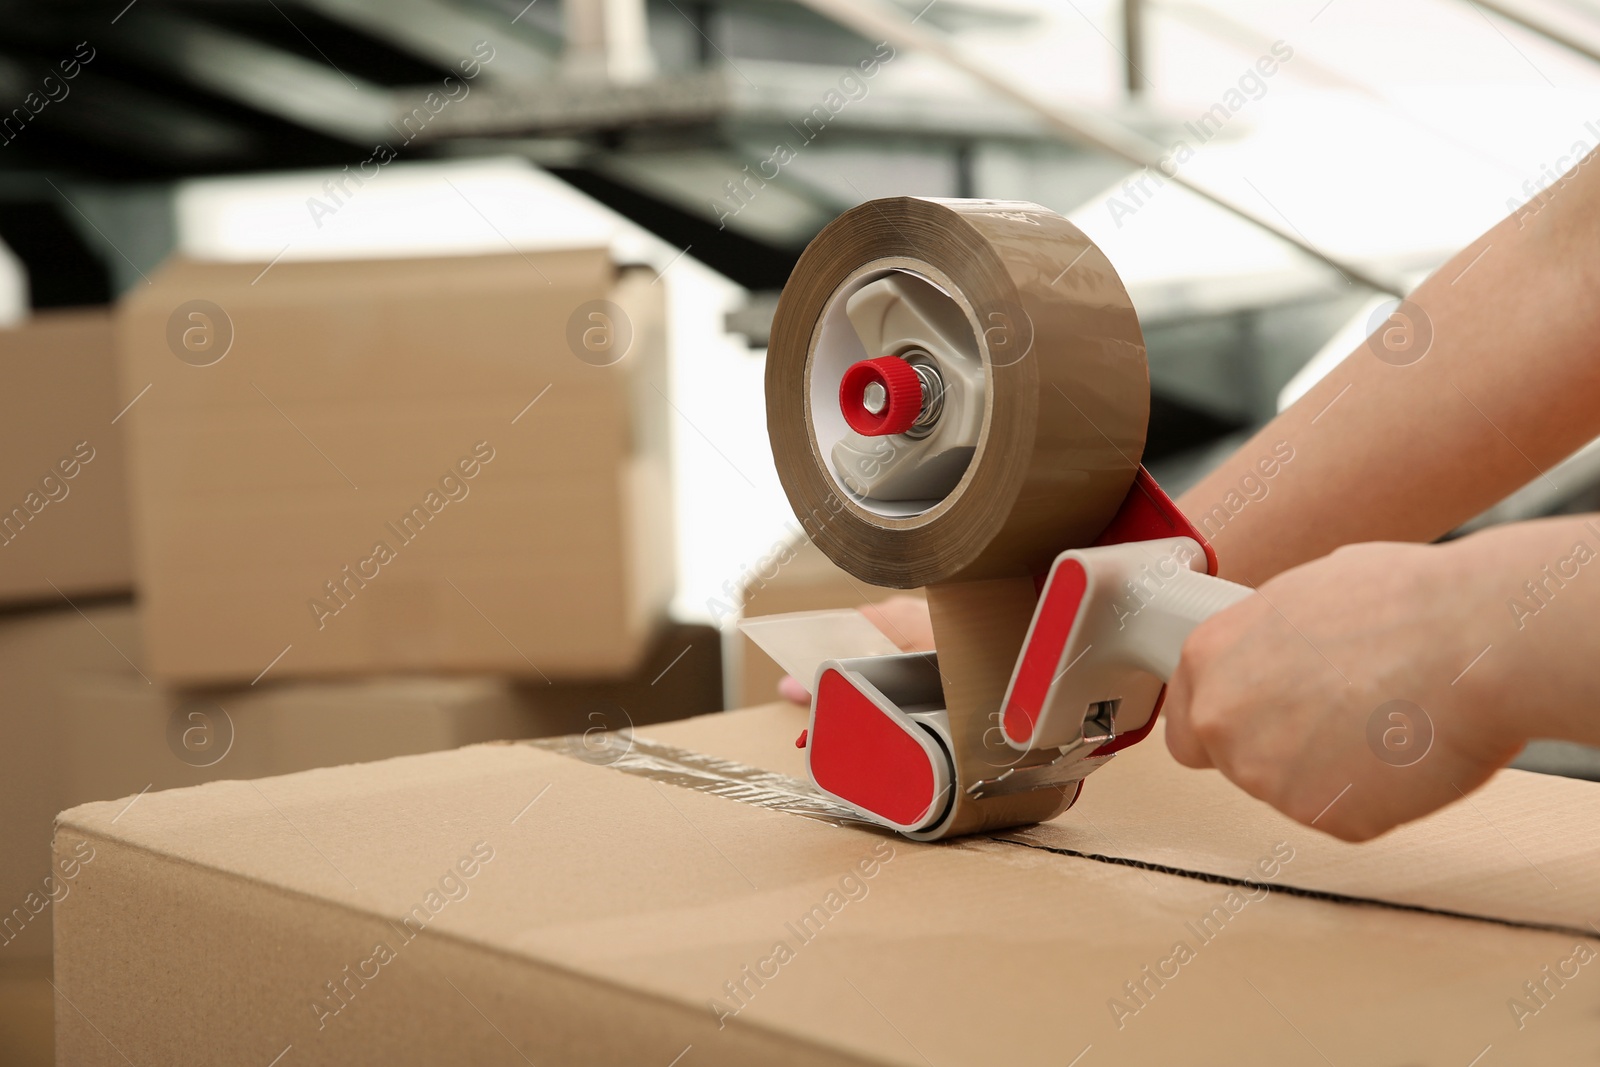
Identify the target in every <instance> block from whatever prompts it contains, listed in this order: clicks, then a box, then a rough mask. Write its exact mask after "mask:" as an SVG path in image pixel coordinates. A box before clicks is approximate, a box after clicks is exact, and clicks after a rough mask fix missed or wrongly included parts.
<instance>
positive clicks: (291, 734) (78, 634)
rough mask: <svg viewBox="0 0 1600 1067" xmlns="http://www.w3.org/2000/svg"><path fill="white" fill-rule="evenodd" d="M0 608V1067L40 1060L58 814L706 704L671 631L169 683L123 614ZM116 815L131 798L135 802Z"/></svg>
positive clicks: (701, 653)
mask: <svg viewBox="0 0 1600 1067" xmlns="http://www.w3.org/2000/svg"><path fill="white" fill-rule="evenodd" d="M82 607H83V611H82V613H81V614H80V613H79V612H78V611H76V610H73V609H71V608H62V609H59V610H45V611H13V612H11V613H10V614H7V615H4V616H0V678H4V679H5V683H6V684H5V686H4V688H3V690H0V737H3V738H4V743H3V744H0V811H3V812H4V813H5V818H4V819H0V1061H3V1062H6V1063H16V1064H35V1063H48V1062H49V1061H50V1058H49V1047H50V1038H49V1031H50V1025H51V1014H50V1003H51V1001H50V992H49V985H48V982H47V979H48V977H49V975H50V952H51V937H50V915H49V913H48V909H49V907H50V904H49V903H48V902H49V901H50V900H51V894H52V891H54V892H56V893H57V894H59V893H60V892H61V888H60V885H59V879H58V878H57V877H56V876H57V875H59V871H58V870H52V867H51V861H50V841H51V834H52V826H53V823H54V820H55V816H56V814H57V813H58V812H59V811H61V810H62V809H63V808H66V807H71V806H73V805H75V804H80V803H83V802H85V801H89V800H97V799H105V798H110V797H141V796H146V795H149V794H150V793H153V792H158V791H160V790H163V789H170V788H173V787H178V786H186V785H195V784H200V783H204V782H210V781H217V780H224V779H244V778H258V777H262V776H268V775H276V774H284V773H288V772H290V771H296V770H304V769H308V768H313V767H324V766H333V765H337V764H341V763H350V762H355V761H362V760H373V759H381V758H384V757H388V756H396V755H402V754H407V753H418V752H429V751H434V750H438V749H451V748H456V747H458V746H460V745H462V744H467V743H471V742H477V741H488V740H495V739H501V738H517V737H539V736H545V735H549V734H554V733H573V732H582V731H587V730H594V729H599V728H618V727H625V726H628V725H631V724H646V723H652V722H656V721H659V720H661V719H665V718H673V717H678V716H683V715H691V714H698V713H703V712H707V711H713V710H715V709H717V708H720V707H721V706H722V703H721V700H722V672H721V655H720V648H719V644H718V637H719V635H718V634H717V632H716V631H715V630H713V629H712V628H710V627H707V626H688V625H672V626H669V627H667V628H666V629H665V630H664V631H663V632H662V633H661V634H660V636H659V638H658V640H657V641H656V643H655V644H654V646H653V647H652V648H651V649H650V651H649V652H648V654H647V655H646V657H645V660H644V662H643V663H642V664H641V665H640V666H639V668H638V669H636V670H635V671H634V672H633V673H631V674H629V675H627V676H624V677H622V678H615V679H609V680H604V681H591V682H582V683H566V684H546V683H544V682H542V681H537V680H535V681H533V682H516V681H513V680H510V679H506V678H503V677H494V676H460V677H437V676H436V677H415V676H412V677H396V676H388V677H372V678H355V679H347V680H328V681H289V682H280V683H269V682H265V681H264V682H262V683H260V684H259V685H257V686H254V687H252V686H240V687H234V688H229V689H209V690H181V689H174V688H172V687H170V686H166V685H163V684H161V683H160V682H159V681H157V680H154V679H152V678H151V677H150V674H149V672H148V670H147V669H145V668H143V667H142V666H141V665H142V664H143V663H144V662H145V658H146V653H145V650H144V647H143V644H144V643H143V640H142V637H141V633H140V627H139V625H138V620H137V617H136V615H135V612H134V609H133V608H132V606H131V605H128V604H126V603H106V602H103V601H102V602H98V603H85V604H83V605H82ZM133 803H134V806H135V807H136V806H137V804H139V803H142V800H135V801H134V802H133Z"/></svg>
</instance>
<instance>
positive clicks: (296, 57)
mask: <svg viewBox="0 0 1600 1067" xmlns="http://www.w3.org/2000/svg"><path fill="white" fill-rule="evenodd" d="M0 9H3V25H4V26H5V33H4V34H3V35H0V479H3V480H0V509H3V512H0V531H3V532H0V540H3V542H4V544H3V546H0V672H3V677H4V679H5V682H6V684H5V685H4V687H3V689H0V693H3V695H0V719H3V723H4V725H3V734H0V738H3V740H0V798H3V800H4V811H5V820H4V823H3V824H0V1060H5V1061H6V1062H48V1057H49V1034H48V1021H49V1013H50V1010H51V1009H50V1000H51V998H50V993H49V987H48V985H47V984H46V983H45V982H44V976H45V975H48V973H49V972H48V967H49V954H50V940H49V929H48V916H47V907H48V905H47V904H45V905H43V906H41V907H40V908H38V909H37V910H36V909H34V908H33V907H32V905H31V904H29V903H26V902H29V901H35V900H47V898H48V897H49V892H48V890H47V889H45V888H43V887H45V886H46V883H45V882H44V879H45V878H46V877H47V876H48V875H49V874H50V871H49V858H48V849H47V846H48V841H49V835H50V819H51V817H52V816H53V814H54V813H55V812H56V811H58V810H60V809H61V808H63V807H66V806H68V805H71V804H76V803H79V802H82V801H86V800H91V799H106V798H111V797H117V796H134V795H136V794H138V793H139V792H140V791H141V790H145V789H149V788H157V789H160V788H166V787H170V786H174V785H182V784H190V783H193V782H199V781H204V780H208V779H213V778H221V777H253V776H259V775H265V774H273V773H281V772H285V771H289V770H295V769H300V768H303V767H309V766H318V765H326V764H334V763H339V762H347V761H351V760H361V759H373V758H380V757H383V756H387V755H392V754H396V753H400V752H410V751H423V750H427V749H431V748H442V747H448V746H452V745H458V744H465V743H469V742H473V741H479V740H488V739H493V738H500V737H509V736H530V735H534V734H539V733H555V732H576V731H583V730H586V729H590V728H595V727H620V726H627V725H629V724H630V723H648V722H652V721H659V720H661V719H665V718H671V717H679V716H685V715H690V714H696V713H701V712H705V711H709V710H715V709H717V708H720V707H724V706H737V705H740V704H746V703H751V702H756V701H761V700H766V699H769V698H770V695H771V694H772V691H773V684H774V682H775V670H774V668H772V667H771V665H770V664H768V663H766V662H765V661H764V660H762V659H761V658H760V657H759V656H752V655H748V654H747V653H748V652H749V649H748V648H747V647H746V646H745V645H744V644H743V643H742V642H741V640H739V639H737V638H736V636H735V631H733V630H732V628H731V620H732V619H734V618H735V617H736V616H737V614H738V613H739V612H740V611H742V610H743V611H749V612H754V613H766V612H773V611H785V610H794V609H799V608H809V607H831V606H839V605H841V604H849V603H854V602H859V601H861V600H865V599H869V598H871V597H872V596H874V595H876V592H877V591H875V590H870V589H867V588H865V587H862V586H860V585H858V584H856V583H854V582H852V581H851V580H850V579H849V578H847V577H846V576H844V575H843V574H842V573H841V572H838V571H837V570H835V569H834V568H832V566H831V565H830V564H828V563H827V562H826V561H825V560H823V559H822V558H821V557H820V556H819V555H817V554H816V553H815V552H814V551H811V550H808V549H807V547H806V546H804V545H799V544H796V543H795V542H794V540H793V535H794V532H795V531H796V530H797V527H796V525H795V524H794V522H793V519H792V516H791V514H790V511H789V508H788V505H787V503H786V502H785V500H784V498H783V494H782V492H781V490H780V489H779V487H778V483H777V479H776V476H775V474H774V472H773V470H772V464H771V457H770V453H769V452H768V447H767V439H766V432H765V428H764V415H763V400H762V391H761V379H762V373H763V356H764V346H765V344H766V335H767V330H768V327H769V325H770V322H771V318H772V312H773V308H774V306H775V303H776V299H777V294H778V291H779V290H780V289H781V287H782V285H783V283H784V280H785V278H786V277H787V276H788V273H789V271H790V269H791V267H792V266H793V264H794V262H795V260H796V258H797V256H798V255H799V253H800V251H801V249H802V248H803V247H804V246H805V244H806V242H807V241H809V240H810V239H811V238H812V237H813V236H814V235H815V234H816V233H817V232H818V231H819V230H820V229H821V228H822V227H823V226H824V225H825V224H826V223H827V222H828V221H829V220H830V219H832V218H833V217H834V216H835V215H837V214H838V213H839V212H840V211H842V210H844V209H846V208H849V207H851V206H853V205H855V204H858V203H860V202H862V201H864V200H868V199H872V198H874V197H880V196H889V195H902V194H909V195H924V196H945V197H988V198H997V199H1024V200H1032V201H1036V202H1038V203H1041V204H1044V205H1046V206H1048V207H1050V208H1053V209H1055V210H1057V211H1060V212H1062V213H1064V214H1066V215H1068V216H1069V217H1070V218H1072V219H1073V221H1075V222H1076V223H1077V224H1078V225H1079V226H1080V227H1081V228H1082V229H1083V230H1085V231H1086V232H1087V233H1088V234H1089V235H1090V236H1091V237H1092V238H1093V239H1094V240H1095V241H1096V242H1097V243H1099V244H1100V246H1101V247H1102V248H1103V249H1104V250H1105V251H1106V253H1107V255H1108V257H1109V258H1110V260H1111V262H1112V263H1113V264H1114V265H1115V266H1116V268H1117V269H1118V271H1119V272H1120V273H1121V274H1122V277H1123V279H1124V280H1125V282H1126V283H1127V286H1128V288H1129V290H1130V291H1131V293H1132V294H1133V298H1134V301H1135V304H1136V306H1137V308H1138V311H1139V314H1140V319H1141V321H1142V323H1143V325H1144V329H1145V334H1146V339H1147V341H1148V344H1149V352H1150V366H1151V377H1152V385H1153V390H1154V396H1153V406H1152V419H1151V427H1150V445H1149V450H1148V452H1147V454H1146V462H1147V464H1149V465H1150V466H1151V467H1152V469H1153V470H1154V472H1155V473H1156V475H1157V477H1158V478H1159V479H1160V480H1161V481H1163V482H1164V483H1165V484H1166V485H1167V486H1168V487H1169V488H1170V489H1172V490H1174V492H1175V493H1176V491H1178V490H1181V489H1182V488H1184V486H1185V485H1186V484H1188V483H1189V482H1191V481H1192V480H1193V479H1194V478H1196V477H1198V476H1199V474H1200V473H1201V472H1203V471H1204V470H1205V469H1207V467H1208V465H1209V464H1210V463H1212V462H1214V461H1215V460H1216V459H1217V458H1219V457H1220V456H1221V455H1222V454H1224V453H1225V452H1226V451H1227V450H1228V449H1229V447H1231V445H1232V444H1233V443H1236V442H1237V441H1238V440H1240V439H1241V438H1242V437H1243V436H1244V435H1245V434H1247V433H1248V432H1249V430H1250V429H1251V428H1252V427H1254V426H1257V425H1259V424H1260V423H1262V422H1263V421H1265V420H1266V419H1267V418H1269V417H1270V416H1271V415H1272V414H1273V413H1274V412H1275V411H1276V410H1278V408H1279V407H1280V406H1281V405H1283V404H1285V403H1287V402H1288V401H1289V400H1292V399H1293V397H1294V396H1297V395H1298V394H1299V393H1300V392H1301V391H1303V390H1304V389H1305V388H1306V387H1307V386H1308V385H1309V384H1310V382H1311V381H1313V380H1314V379H1315V377H1316V375H1318V374H1319V373H1320V372H1321V371H1322V370H1325V369H1326V368H1327V367H1328V366H1329V365H1331V362H1333V361H1336V360H1337V359H1338V358H1341V357H1342V356H1343V355H1344V354H1345V353H1347V352H1348V351H1350V350H1351V349H1352V348H1353V347H1354V346H1355V345H1356V344H1358V343H1360V340H1361V338H1362V337H1364V336H1365V335H1366V334H1367V332H1368V331H1369V329H1370V327H1371V325H1372V324H1373V323H1375V322H1379V321H1382V319H1383V317H1384V316H1385V315H1387V309H1388V308H1389V307H1391V306H1392V304H1393V299H1394V298H1395V297H1396V296H1398V295H1400V294H1403V293H1405V292H1406V291H1408V290H1409V289H1410V288H1411V287H1412V286H1414V285H1415V284H1416V283H1417V282H1418V281H1420V280H1421V279H1422V278H1423V277H1424V276H1425V275H1426V274H1427V273H1428V272H1429V271H1430V270H1432V269H1433V268H1434V267H1436V266H1437V265H1439V264H1440V263H1442V262H1444V260H1445V259H1446V258H1447V257H1448V256H1449V255H1450V254H1452V253H1453V252H1454V251H1455V250H1457V249H1458V248H1460V247H1461V246H1462V245H1464V244H1466V243H1467V242H1468V241H1470V240H1471V239H1472V238H1474V237H1476V236H1477V235H1478V234H1480V233H1481V232H1482V231H1483V230H1485V229H1486V228H1487V227H1489V226H1490V225H1491V224H1492V223H1494V222H1495V221H1496V220H1498V219H1500V218H1502V217H1503V216H1505V215H1506V214H1508V213H1509V212H1511V211H1513V210H1516V209H1517V208H1518V207H1519V206H1520V205H1523V204H1525V203H1526V202H1527V201H1529V200H1530V199H1533V198H1534V197H1536V196H1537V194H1538V193H1539V192H1540V190H1541V189H1543V188H1544V187H1546V186H1547V185H1549V184H1550V183H1551V182H1552V181H1554V179H1555V178H1556V177H1557V176H1558V175H1559V174H1560V173H1561V172H1562V171H1564V170H1565V169H1566V168H1567V167H1569V166H1570V165H1571V164H1572V163H1574V162H1576V160H1577V159H1578V158H1580V157H1581V156H1582V155H1583V154H1584V153H1586V152H1587V151H1588V150H1589V149H1590V148H1592V147H1594V146H1595V145H1596V144H1600V4H1595V3H1590V2H1588V0H1493V2H1488V0H1477V2H1473V0H1401V2H1398V3H1396V2H1393V0H1390V2H1386V3H1379V2H1376V0H1294V2H1282V0H1279V2H1267V0H1214V2H1208V3H1191V2H1186V0H1160V2H1151V0H1145V2H1138V0H1125V2H1114V3H1100V2H1084V0H1078V2H1074V0H711V2H705V0H532V2H525V0H388V2H382V3H380V2H377V0H214V2H208V0H186V2H181V3H174V2H162V0H132V2H129V0H112V2H110V3H104V4H102V3H88V2H61V3H55V4H50V5H44V4H22V3H5V4H0ZM1386 301H1387V302H1388V303H1386ZM1507 358H1508V359H1514V358H1516V353H1507ZM1594 457H1595V453H1594V452H1593V451H1592V450H1585V452H1583V453H1580V454H1579V455H1578V456H1576V457H1574V458H1573V459H1572V460H1569V461H1568V462H1567V463H1566V464H1565V465H1563V466H1562V467H1561V468H1558V469H1557V470H1555V471H1551V472H1549V476H1548V477H1546V478H1541V479H1538V480H1537V481H1536V482H1534V483H1533V484H1531V485H1530V486H1529V487H1528V488H1527V489H1525V490H1523V491H1522V492H1520V493H1519V494H1517V495H1516V496H1514V497H1513V498H1512V499H1510V500H1508V501H1507V502H1506V503H1505V504H1503V505H1501V506H1500V507H1498V508H1496V509H1495V510H1494V511H1493V512H1492V513H1491V514H1489V515H1486V516H1484V517H1482V518H1481V519H1480V520H1478V521H1479V523H1487V522H1492V521H1504V520H1508V519H1516V518H1527V517H1533V516H1537V515H1544V514H1552V513H1558V512H1562V511H1577V510H1588V509H1591V508H1594V507H1595V506H1596V500H1597V493H1596V490H1597V485H1600V460H1596V459H1595V458H1594ZM380 546H381V549H382V550H380ZM1540 758H1541V759H1542V761H1543V762H1542V764H1541V765H1542V766H1544V767H1547V768H1558V767H1559V768H1564V769H1567V770H1570V771H1573V772H1574V773H1584V766H1585V765H1584V763H1583V756H1582V754H1581V753H1576V752H1573V751H1571V750H1557V749H1550V750H1549V751H1546V752H1544V753H1543V755H1542V756H1541V757H1540ZM41 892H43V894H44V895H43V897H41V896H40V893H41ZM14 905H17V907H14ZM41 1019H42V1020H43V1021H42V1022H41V1021H40V1020H41Z"/></svg>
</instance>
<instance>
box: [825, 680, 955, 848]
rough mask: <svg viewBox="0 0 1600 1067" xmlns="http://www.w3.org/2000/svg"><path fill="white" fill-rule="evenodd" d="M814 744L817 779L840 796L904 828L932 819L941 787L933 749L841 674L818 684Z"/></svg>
mask: <svg viewBox="0 0 1600 1067" xmlns="http://www.w3.org/2000/svg"><path fill="white" fill-rule="evenodd" d="M913 729H915V727H913ZM808 746H809V748H810V752H811V756H810V760H811V777H812V779H813V780H814V781H815V782H816V783H817V784H818V785H819V786H821V787H822V788H824V789H826V790H827V791H828V792H830V793H832V794H833V795H834V796H837V797H840V798H842V799H844V800H847V801H849V802H850V803H851V804H854V805H856V806H857V807H859V808H862V809H864V810H866V811H870V812H873V813H874V814H877V815H880V816H882V817H883V818H885V819H888V820H889V821H891V822H895V823H899V824H901V825H903V826H911V825H915V824H916V823H917V822H919V821H921V820H922V819H923V818H924V817H925V816H926V815H928V813H929V812H928V809H929V808H930V807H931V806H932V804H933V802H934V799H935V793H936V792H937V789H936V784H935V779H934V771H933V766H932V765H931V764H930V763H929V762H928V752H927V750H926V749H924V748H923V747H922V744H921V742H920V741H919V740H918V739H917V738H916V737H914V736H913V735H912V734H910V733H909V732H907V730H906V728H905V727H903V726H901V724H900V723H898V722H896V721H895V720H894V719H892V718H890V717H889V716H888V715H886V714H884V712H883V710H882V709H880V708H879V707H878V705H876V704H874V703H873V702H872V701H871V700H870V699H869V698H868V697H867V695H866V694H865V693H862V692H861V691H860V690H858V689H856V687H855V686H853V685H851V684H850V681H849V679H847V678H846V677H845V676H844V675H842V674H840V673H839V672H838V671H834V670H829V671H824V672H823V674H822V680H821V682H820V683H818V685H817V700H816V709H815V711H814V712H813V713H812V720H811V736H810V738H809V740H808Z"/></svg>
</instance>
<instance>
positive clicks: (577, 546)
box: [119, 249, 673, 684]
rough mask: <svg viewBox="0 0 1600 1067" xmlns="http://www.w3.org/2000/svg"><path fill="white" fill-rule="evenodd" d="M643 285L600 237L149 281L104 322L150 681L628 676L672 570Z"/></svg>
mask: <svg viewBox="0 0 1600 1067" xmlns="http://www.w3.org/2000/svg"><path fill="white" fill-rule="evenodd" d="M652 280H653V276H652V275H651V273H650V272H648V271H644V270H624V271H620V272H619V270H618V269H617V268H616V267H615V266H614V265H613V263H612V261H611V259H610V257H609V255H608V253H607V252H605V251H603V250H600V249H594V250H574V251H561V252H544V253H530V254H527V255H524V254H520V253H519V254H508V255H501V256H462V257H453V258H437V259H398V260H367V261H351V262H284V263H278V264H275V265H270V266H269V265H263V264H216V263H205V264H201V263H194V262H185V261H175V262H172V263H169V264H168V265H167V266H166V267H165V268H164V269H162V270H161V271H159V272H157V273H156V274H154V275H152V278H151V284H150V285H148V286H141V287H138V288H137V289H136V290H134V291H133V292H132V293H130V294H129V296H128V297H127V298H126V299H125V301H124V303H123V305H122V308H121V311H120V319H121V321H120V324H119V332H120V346H121V363H122V377H123V383H124V390H125V391H127V392H129V393H130V395H131V394H132V393H134V392H140V393H141V394H142V397H143V398H142V399H141V400H140V401H139V402H138V404H137V405H136V406H135V407H134V408H133V409H132V410H131V411H130V412H129V413H128V415H127V416H126V418H125V419H124V423H125V425H126V426H127V429H128V436H129V451H130V457H131V484H132V499H133V514H134V526H135V533H136V537H135V545H136V570H137V576H138V586H139V591H140V598H141V609H142V612H143V616H144V625H145V630H146V638H147V642H148V647H149V654H150V669H151V671H152V674H153V675H155V676H157V677H159V678H162V679H166V680H171V681H179V682H184V683H202V684H205V683H223V684H230V683H241V682H246V683H247V682H249V681H251V680H252V679H253V678H256V677H257V676H259V675H262V674H263V673H269V674H270V676H271V677H274V678H283V677H291V676H301V677H304V676H327V675H337V674H354V673H360V672H372V671H424V672H426V671H494V672H503V673H509V674H515V675H520V676H525V677H529V678H534V679H539V680H544V679H555V680H560V679H570V678H593V677H604V676H620V675H624V674H626V673H627V672H629V671H630V670H632V669H634V668H635V667H636V666H637V665H638V664H639V662H640V659H641V657H642V656H643V655H644V653H645V651H646V649H647V648H648V647H649V646H650V643H651V641H652V640H653V639H654V638H655V637H656V635H657V632H658V631H659V630H660V628H661V626H662V624H663V619H664V612H665V606H666V603H667V601H668V599H669V597H670V593H671V585H672V569H673V547H672V540H671V532H670V531H671V529H672V522H671V503H670V496H669V490H668V485H667V456H666V446H665V440H666V417H667V414H668V412H669V409H668V407H667V405H666V402H665V399H664V394H665V391H666V382H665V374H664V360H665V356H664V345H665V341H664V324H663V303H662V289H661V287H660V286H659V285H654V284H652Z"/></svg>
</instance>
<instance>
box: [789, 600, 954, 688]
mask: <svg viewBox="0 0 1600 1067" xmlns="http://www.w3.org/2000/svg"><path fill="white" fill-rule="evenodd" d="M859 610H860V612H861V614H863V615H865V616H866V617H867V618H868V619H869V620H871V622H872V624H873V625H874V626H876V627H877V628H878V629H880V630H882V631H883V634H884V636H885V637H887V638H888V639H889V640H891V641H893V642H894V643H895V644H896V645H897V646H898V647H899V649H900V651H902V652H931V651H933V620H932V619H931V618H929V616H928V602H927V601H926V600H924V599H923V598H922V597H920V596H911V595H909V594H906V593H898V594H896V595H894V596H891V597H889V598H888V599H887V600H881V601H879V602H878V603H876V604H863V605H861V607H860V609H859ZM778 693H779V695H780V696H782V697H783V699H785V700H788V701H792V702H793V703H796V704H809V703H811V694H810V693H809V692H807V691H806V687H805V686H804V685H803V684H802V683H801V682H800V681H799V680H798V679H796V678H794V677H792V676H790V675H784V677H783V680H782V681H780V682H779V683H778Z"/></svg>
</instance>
